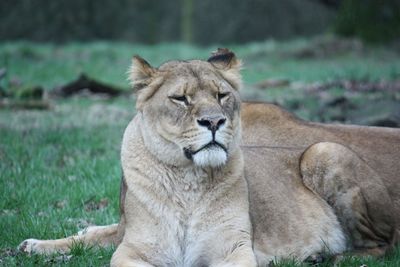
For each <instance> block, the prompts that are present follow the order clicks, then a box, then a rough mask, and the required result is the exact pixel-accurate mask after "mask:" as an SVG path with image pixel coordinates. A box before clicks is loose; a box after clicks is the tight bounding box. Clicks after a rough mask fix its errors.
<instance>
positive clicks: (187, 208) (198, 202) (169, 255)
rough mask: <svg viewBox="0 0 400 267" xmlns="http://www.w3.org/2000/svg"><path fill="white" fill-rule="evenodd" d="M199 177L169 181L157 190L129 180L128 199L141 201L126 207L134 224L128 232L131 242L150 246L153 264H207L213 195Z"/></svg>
mask: <svg viewBox="0 0 400 267" xmlns="http://www.w3.org/2000/svg"><path fill="white" fill-rule="evenodd" d="M181 178H182V177H181ZM183 178H184V177H183ZM186 179H188V177H186ZM181 181H182V180H181ZM198 181H200V182H197V181H195V180H190V179H188V180H187V181H185V182H182V183H179V184H172V185H171V184H168V183H166V184H163V185H159V187H158V186H157V190H154V191H153V190H148V187H147V186H146V187H143V186H142V185H138V184H134V183H131V184H129V183H128V188H129V187H130V188H129V190H128V193H127V196H126V202H127V203H137V204H139V203H140V205H135V206H131V209H128V210H126V213H127V215H128V216H127V220H129V221H127V225H130V228H133V229H127V231H126V234H128V235H129V236H130V238H129V239H130V242H131V243H134V244H145V246H146V247H149V250H148V251H147V253H146V258H148V260H149V262H150V263H152V264H153V265H155V266H182V267H183V266H206V265H207V263H206V262H205V260H204V259H205V257H204V253H206V252H207V249H206V246H207V243H208V242H207V239H208V236H209V235H211V234H210V229H209V227H208V225H207V223H206V220H205V218H207V217H208V215H207V214H209V213H210V211H211V210H212V203H211V199H212V198H213V196H212V193H210V190H209V185H207V183H204V182H202V180H198Z"/></svg>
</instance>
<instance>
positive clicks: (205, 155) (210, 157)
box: [193, 147, 227, 168]
mask: <svg viewBox="0 0 400 267" xmlns="http://www.w3.org/2000/svg"><path fill="white" fill-rule="evenodd" d="M226 160H227V155H226V152H225V151H224V150H223V149H222V148H220V147H210V148H206V149H203V150H201V151H199V152H197V153H196V154H194V155H193V162H194V164H195V165H197V166H199V167H211V168H216V167H220V166H222V165H224V164H225V163H226Z"/></svg>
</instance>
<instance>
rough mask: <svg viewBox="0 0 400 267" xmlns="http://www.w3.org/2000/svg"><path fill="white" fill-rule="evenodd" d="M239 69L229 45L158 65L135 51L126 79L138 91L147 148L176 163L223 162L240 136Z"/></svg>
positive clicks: (180, 164) (142, 127)
mask: <svg viewBox="0 0 400 267" xmlns="http://www.w3.org/2000/svg"><path fill="white" fill-rule="evenodd" d="M239 69H240V61H239V60H237V59H236V57H235V55H234V54H233V53H232V52H230V51H229V50H227V49H218V51H217V52H216V53H214V54H213V55H212V56H211V57H210V58H209V59H208V61H201V60H191V61H170V62H167V63H164V64H162V65H161V66H160V67H159V68H153V67H151V66H150V64H149V63H147V62H146V61H145V60H144V59H142V58H140V57H138V56H135V57H134V58H133V64H132V66H131V68H130V70H129V80H130V82H131V84H132V85H133V86H134V87H135V88H136V89H137V91H138V95H137V103H136V108H137V110H138V112H139V115H140V117H141V120H142V121H141V129H142V136H143V139H144V143H145V145H146V147H147V148H148V149H149V150H150V151H151V152H152V153H153V154H154V155H155V156H157V157H158V158H159V159H160V160H161V161H164V162H166V163H167V164H172V165H175V166H182V165H187V164H193V163H194V164H195V165H197V166H200V167H218V166H222V165H224V164H225V163H226V162H227V160H228V158H229V156H230V155H231V154H232V153H233V152H234V151H235V150H236V149H237V148H238V146H239V140H240V114H239V111H240V98H239V93H238V89H239V87H240V84H241V77H240V74H239Z"/></svg>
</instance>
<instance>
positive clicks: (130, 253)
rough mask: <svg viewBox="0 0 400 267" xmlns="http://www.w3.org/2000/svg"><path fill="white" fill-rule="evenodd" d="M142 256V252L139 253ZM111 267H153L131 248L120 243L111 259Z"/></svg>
mask: <svg viewBox="0 0 400 267" xmlns="http://www.w3.org/2000/svg"><path fill="white" fill-rule="evenodd" d="M140 254H143V251H141V252H140ZM110 266H111V267H153V265H151V264H150V263H147V262H146V261H145V260H144V259H142V258H141V257H140V256H139V253H137V252H136V251H135V249H134V248H133V247H132V246H129V245H128V244H126V243H124V242H122V243H121V244H120V245H119V246H118V248H117V249H116V250H115V252H114V254H113V255H112V257H111V263H110Z"/></svg>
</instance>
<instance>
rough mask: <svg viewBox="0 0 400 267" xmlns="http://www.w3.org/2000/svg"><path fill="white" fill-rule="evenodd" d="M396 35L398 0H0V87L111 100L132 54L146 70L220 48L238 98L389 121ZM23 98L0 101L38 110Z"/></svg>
mask: <svg viewBox="0 0 400 267" xmlns="http://www.w3.org/2000/svg"><path fill="white" fill-rule="evenodd" d="M399 36H400V1H399V0H300V1H298V0H281V1H273V0H249V1H241V0H219V1H214V0H203V1H196V0H171V1H157V0H118V1H107V0H99V1H93V0H71V1H53V0H16V1H7V0H5V1H1V3H0V40H1V43H0V66H1V71H0V77H1V79H2V80H0V82H1V87H2V88H1V93H2V96H3V97H7V98H8V100H9V99H10V98H11V99H12V98H21V96H24V97H25V98H32V95H35V94H36V95H37V96H38V98H40V96H42V95H44V93H45V92H53V93H56V91H57V90H53V89H58V91H57V92H58V93H60V92H61V93H64V94H65V92H64V91H63V90H70V91H71V90H72V91H71V92H69V91H68V93H67V94H68V96H70V95H75V94H76V93H82V89H89V93H92V94H96V92H95V91H96V90H97V89H98V90H100V92H97V93H106V94H105V95H107V92H103V91H104V90H106V91H107V89H108V88H106V87H107V86H106V84H107V85H108V86H109V87H110V88H109V89H111V91H112V92H111V95H110V96H115V95H119V91H118V92H117V91H115V90H119V89H122V90H125V91H126V90H129V88H128V86H127V83H126V79H125V72H126V69H127V67H128V66H129V61H130V58H131V56H132V55H134V54H139V55H141V56H143V57H144V58H146V59H147V60H148V61H150V62H151V63H152V64H154V65H158V64H160V63H162V62H164V61H166V60H169V59H191V58H202V59H205V58H207V55H208V54H209V53H210V52H211V51H213V50H215V49H216V48H217V47H221V46H222V47H229V48H231V49H232V50H234V51H235V52H236V53H237V54H238V56H239V57H240V58H242V59H243V60H244V63H245V70H244V72H243V75H244V81H245V83H246V86H245V89H244V90H243V91H242V93H243V97H244V99H262V100H266V101H270V102H275V103H277V104H280V105H283V106H285V107H286V108H288V109H290V110H292V111H294V112H296V113H297V114H298V115H299V116H300V117H302V118H304V119H311V120H316V121H329V122H330V121H332V122H348V123H358V124H367V125H383V126H398V125H399V118H398V117H399V114H398V113H399V110H398V107H397V106H398V105H397V103H396V102H397V99H396V97H397V92H398V90H399V86H400V85H399V82H398V79H399V73H400V70H399V63H398V58H399V53H400V45H399V44H400V42H399ZM71 82H76V83H74V84H73V85H74V86H75V87H81V88H75V87H74V88H69V87H68V88H64V87H65V86H66V85H69V84H70V83H71ZM92 82H94V84H93V83H92ZM103 83H106V84H103ZM96 85H97V86H99V88H97V87H96ZM103 85H104V86H103ZM63 86H64V87H63ZM92 87H93V89H92ZM95 87H96V88H95ZM277 88H279V89H278V90H277ZM60 90H61V91H60ZM74 90H76V91H74ZM113 90H114V91H113ZM42 91H43V92H42ZM83 92H86V93H87V92H88V90H83ZM354 94H356V95H354ZM380 94H384V95H382V96H381V95H380ZM58 95H60V94H58ZM103 95H104V94H103ZM387 97H388V98H387ZM393 97H394V99H392V98H393ZM370 98H373V100H372V101H371V99H370ZM376 98H379V99H382V101H378V102H377V101H376ZM8 100H7V101H8ZM392 100H393V101H392ZM3 102H4V101H3ZM370 102H371V103H370ZM26 104H27V105H24V103H22V104H21V103H15V105H14V104H4V103H3V104H2V106H8V107H10V106H11V107H13V108H15V107H16V106H18V107H22V108H23V106H25V107H28V106H32V107H35V106H36V107H37V108H40V107H41V106H42V105H41V103H37V105H35V103H33V102H32V101H31V103H26ZM30 104H31V105H30ZM372 104H373V105H374V107H372V108H369V109H370V111H368V112H367V111H366V109H367V106H370V105H372ZM46 105H47V104H46V103H44V104H43V108H45V107H46ZM375 106H377V107H376V108H375ZM383 107H384V109H383ZM361 109H362V111H361V112H359V113H360V114H358V113H357V112H358V111H360V110H361ZM382 109H383V110H382ZM377 111H379V113H380V114H377ZM371 117H372V118H371Z"/></svg>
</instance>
